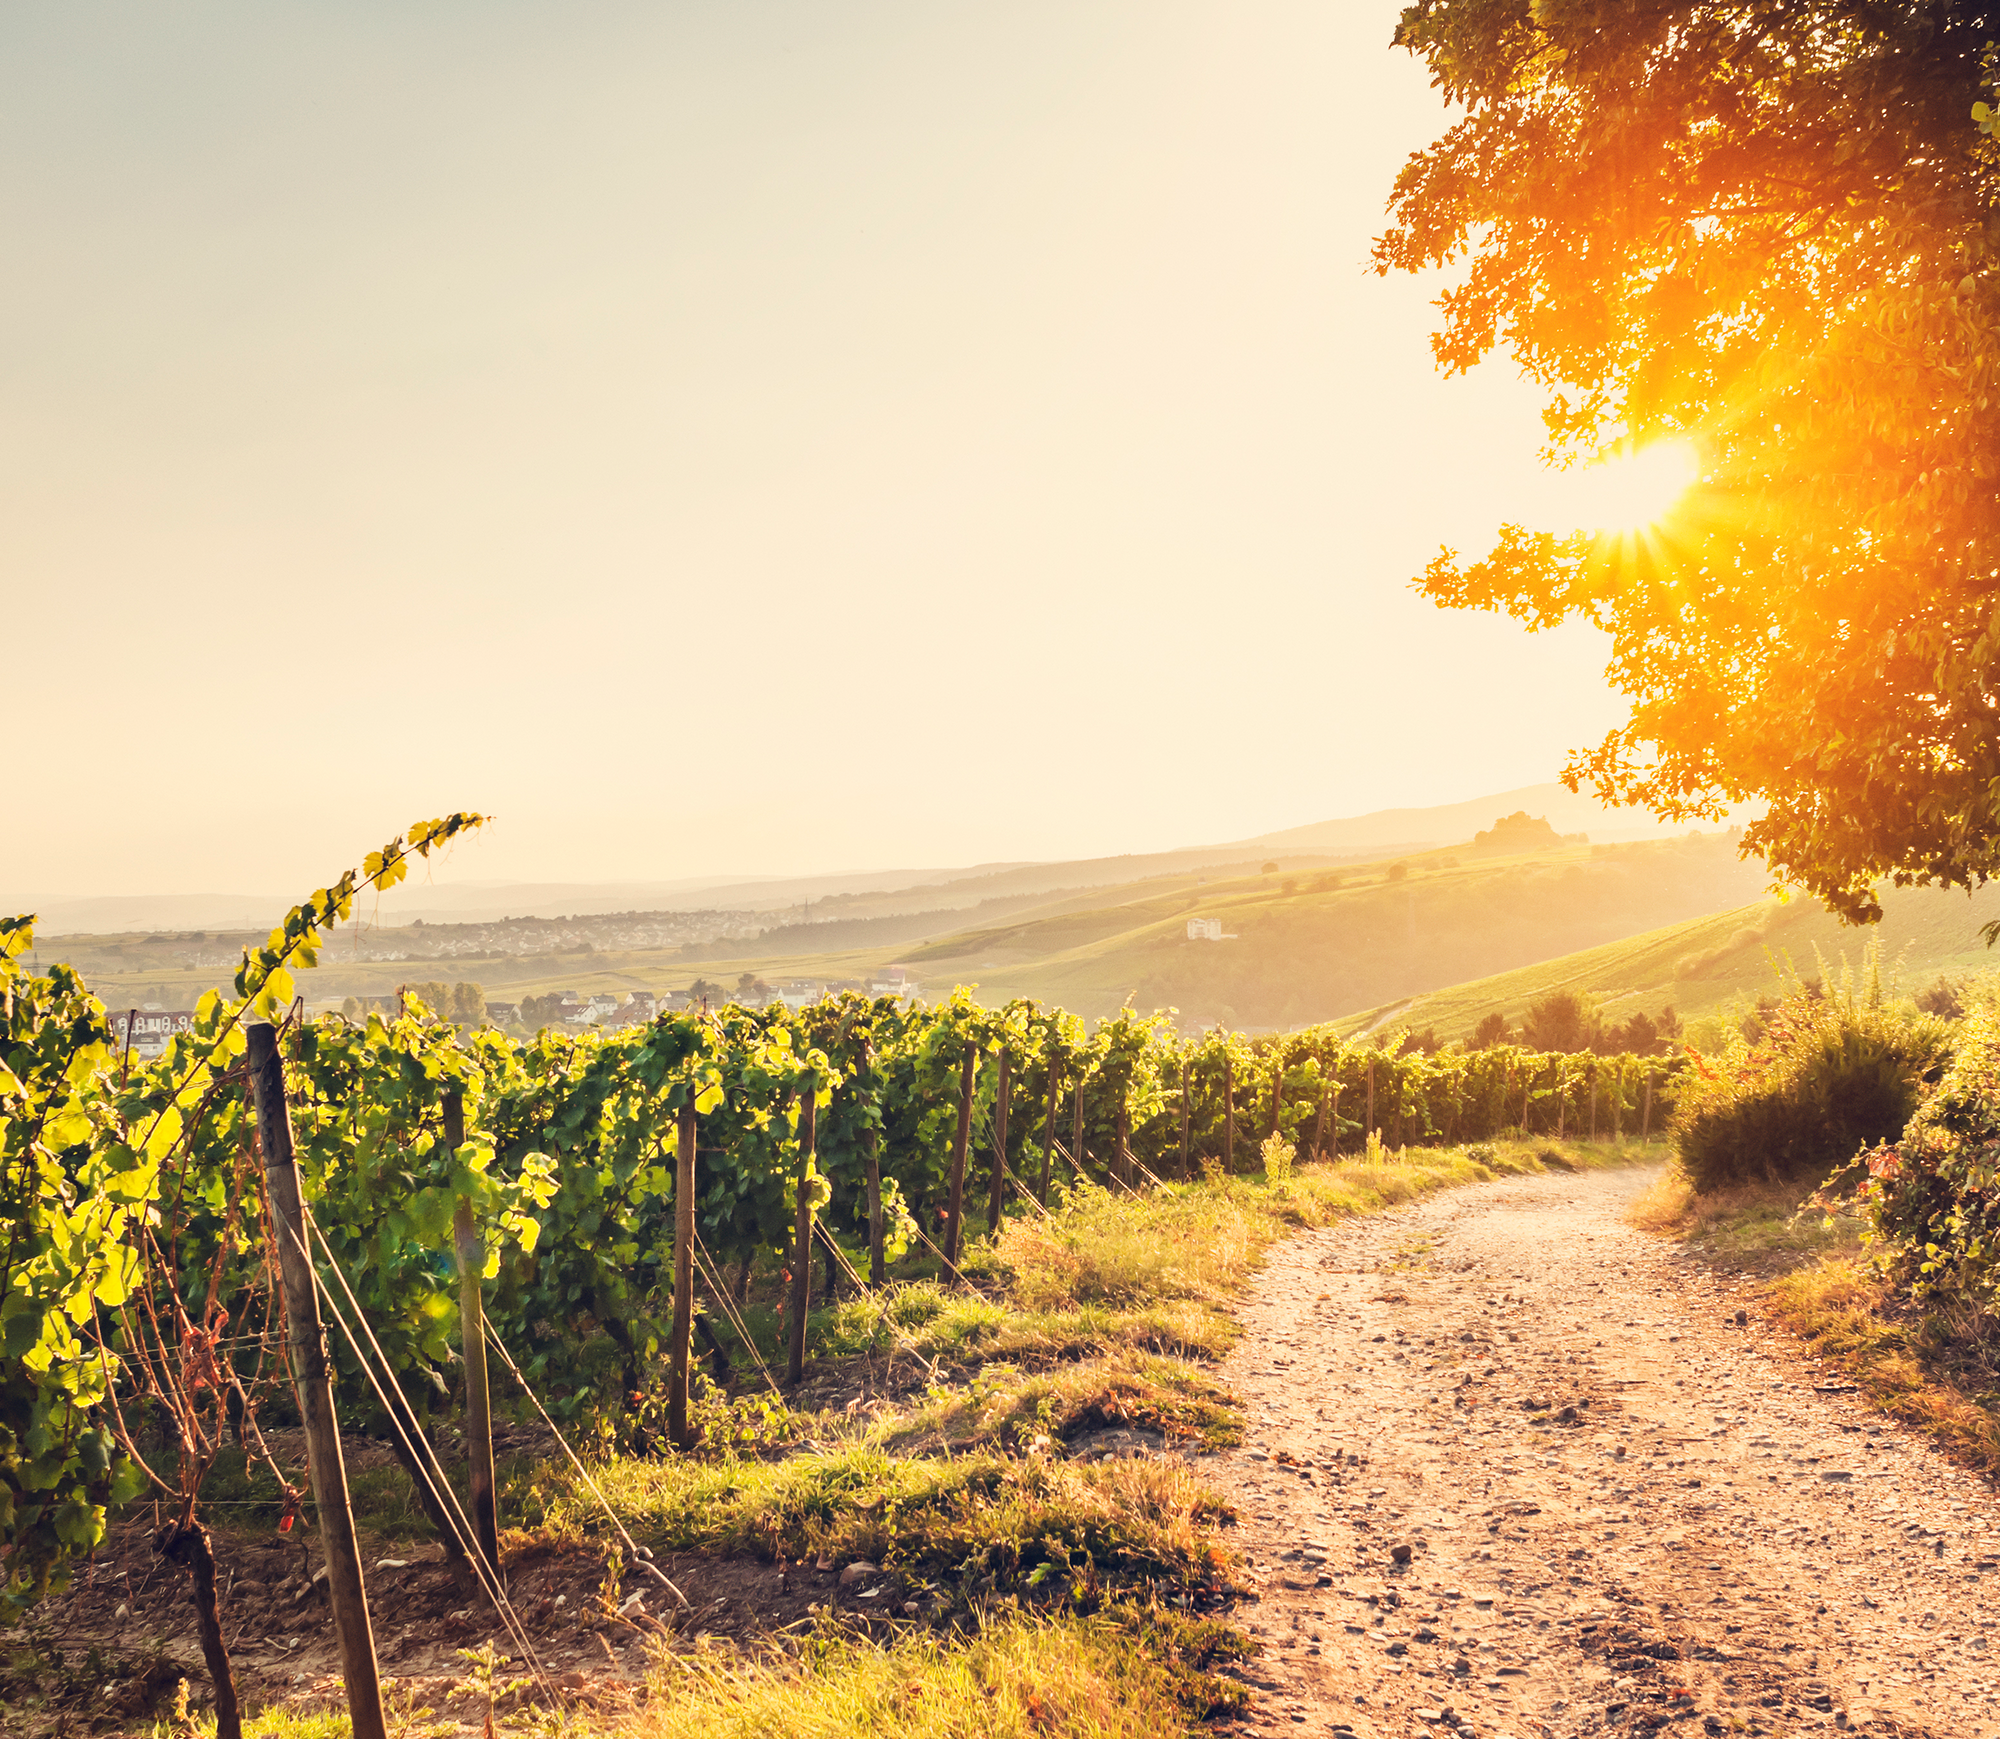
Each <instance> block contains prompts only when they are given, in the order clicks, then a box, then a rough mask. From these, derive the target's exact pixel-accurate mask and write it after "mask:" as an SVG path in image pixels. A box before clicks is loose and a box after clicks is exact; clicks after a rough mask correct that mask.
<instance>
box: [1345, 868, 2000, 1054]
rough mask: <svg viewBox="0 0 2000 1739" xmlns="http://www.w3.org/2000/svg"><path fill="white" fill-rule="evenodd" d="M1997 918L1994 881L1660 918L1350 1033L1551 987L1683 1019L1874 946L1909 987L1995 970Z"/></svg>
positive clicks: (1385, 1013) (1358, 1019)
mask: <svg viewBox="0 0 2000 1739" xmlns="http://www.w3.org/2000/svg"><path fill="white" fill-rule="evenodd" d="M1996 918H2000V886H1996V887H1989V888H1985V889H1982V890H1981V891H1979V892H1978V893H1976V894H1973V895H1971V896H1970V897H1968V896H1967V895H1965V894H1964V893H1947V892H1944V891H1942V890H1940V889H1937V888H1893V889H1888V890H1885V892H1884V893H1883V895H1882V922H1881V924H1880V925H1879V926H1876V927H1873V928H1870V929H1855V928H1853V927H1852V926H1849V925H1845V924H1842V923H1841V922H1840V921H1839V920H1838V919H1837V918H1835V917H1834V916H1833V915H1832V914H1831V913H1829V912H1827V911H1826V910H1824V909H1823V908H1822V907H1820V906H1818V905H1815V904H1813V903H1811V902H1809V901H1804V900H1792V901H1790V902H1788V903H1780V902H1779V901H1778V900H1776V899H1765V900H1757V901H1753V902H1751V903H1750V904H1747V905H1743V906H1738V907H1735V908H1733V909H1732V910H1729V911H1724V912H1715V913H1711V914H1709V915H1708V916H1706V917H1700V918H1693V919H1689V920H1687V921H1686V922H1684V923H1679V924H1668V925H1665V926H1663V927H1661V928H1659V929H1657V930H1649V931H1646V932H1644V933H1643V934H1641V935H1637V936H1627V937H1624V938H1622V939H1620V940H1618V941H1616V942H1610V943H1606V944H1603V945H1601V946H1599V947H1596V948H1587V949H1581V950H1579V951H1578V952H1576V953H1573V954H1565V955H1561V956H1558V957H1556V958H1553V959H1548V960H1542V961H1538V962H1536V963H1535V964H1533V965H1529V966H1523V967H1518V968H1515V969H1514V970H1512V971H1507V972H1499V973H1494V974H1491V975H1489V976H1487V977H1483V978H1478V979H1473V980H1470V981H1468V982H1466V983H1463V984H1454V985H1450V986H1448V987H1446V988H1445V989H1442V990H1437V991H1431V992H1428V993H1426V994H1424V995H1422V996H1418V997H1412V998H1406V999H1402V1000H1400V1001H1391V1002H1387V1003H1384V1004H1381V1005H1378V1006H1377V1007H1374V1008H1371V1009H1367V1010H1365V1011H1363V1012H1362V1013H1360V1014H1359V1015H1356V1016H1354V1017H1353V1023H1352V1024H1353V1025H1354V1027H1355V1028H1356V1029H1357V1030H1365V1029H1368V1028H1371V1027H1376V1026H1385V1025H1394V1026H1399V1027H1400V1026H1408V1027H1410V1028H1412V1029H1413V1030H1416V1031H1422V1030H1423V1029H1424V1028H1426V1027H1433V1028H1435V1029H1436V1031H1437V1034H1438V1036H1439V1037H1440V1038H1442V1039H1454V1038H1463V1037H1464V1036H1466V1035H1467V1034H1468V1033H1470V1032H1471V1030H1472V1029H1473V1028H1474V1027H1475V1026H1477V1025H1478V1024H1479V1022H1480V1021H1481V1020H1482V1019H1483V1018H1484V1017H1485V1016H1487V1015H1489V1014H1499V1015H1502V1016H1504V1017H1505V1018H1507V1019H1508V1020H1509V1021H1515V1020H1518V1019H1519V1018H1520V1016H1521V1014H1522V1012H1523V1011H1524V1010H1525V1009H1526V1008H1527V1006H1528V1004H1529V1003H1530V1002H1531V1001H1533V1000H1534V999H1535V998H1536V997H1538V996H1541V995H1544V994H1546V993H1547V992H1549V991H1552V990H1579V991H1583V992H1586V993H1588V994H1590V995H1592V996H1595V997H1597V998H1598V999H1599V1001H1600V1002H1601V1003H1602V1004H1603V1006H1604V1009H1605V1012H1606V1013H1607V1014H1609V1015H1612V1016H1614V1017H1622V1016H1625V1015H1628V1014H1632V1013H1634V1012H1636V1011H1639V1010H1644V1011H1645V1012H1647V1013H1649V1014H1651V1013H1657V1012H1658V1010H1659V1009H1660V1008H1661V1007H1662V1006H1664V1005H1667V1004H1671V1005H1672V1006H1673V1008H1674V1009H1675V1010H1676V1011H1677V1012H1678V1013H1679V1014H1681V1015H1682V1016H1683V1017H1684V1018H1690V1019H1692V1018H1698V1017H1701V1016H1705V1015H1716V1014H1722V1013H1725V1012H1728V1011H1730V1010H1732V1009H1735V1008H1747V1007H1749V1006H1751V1005H1752V1004H1754V1003H1755V1002H1756V1001H1757V999H1758V998H1759V997H1763V996H1768V995H1771V994H1772V993H1773V992H1774V991H1775V990H1777V989H1779V988H1780V987H1781V985H1782V984H1783V983H1784V982H1785V981H1786V980H1787V979H1788V978H1789V977H1790V976H1791V975H1793V974H1795V973H1796V974H1802V975H1803V976H1805V977H1808V978H1810V977H1813V976H1814V975H1816V974H1818V973H1819V972H1821V971H1822V970H1823V969H1824V970H1829V971H1834V972H1838V971H1839V970H1840V969H1841V968H1842V967H1843V965H1844V966H1847V967H1851V968H1853V969H1855V970H1856V971H1859V970H1860V968H1861V967H1862V965H1863V963H1864V960H1865V958H1866V956H1867V954H1868V952H1869V950H1870V949H1871V948H1873V949H1875V950H1876V951H1877V957H1878V958H1879V960H1880V963H1881V969H1882V975H1883V979H1884V983H1885V986H1886V987H1887V988H1889V989H1890V990H1892V991H1896V990H1900V991H1902V992H1904V993H1913V992H1915V991H1917V990H1919V989H1922V988H1923V987H1924V986H1926V985H1928V984H1930V983H1932V982H1933V981H1934V980H1936V979H1937V978H1938V977H1939V976H1940V975H1951V976H1963V977H1971V976H1975V975H1979V974H1984V973H1989V972H1992V971H1993V970H1994V969H1995V968H1996V967H2000V958H1996V956H1995V954H1994V953H1993V952H1992V951H1990V950H1989V949H1988V948H1987V947H1986V945H1985V944H1984V943H1983V942H1982V941H1981V940H1980V938H1979V927H1980V926H1981V925H1982V924H1986V923H1990V922H1992V921H1993V920H1995V919H1996Z"/></svg>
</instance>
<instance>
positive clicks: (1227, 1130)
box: [1222, 1051, 1236, 1177]
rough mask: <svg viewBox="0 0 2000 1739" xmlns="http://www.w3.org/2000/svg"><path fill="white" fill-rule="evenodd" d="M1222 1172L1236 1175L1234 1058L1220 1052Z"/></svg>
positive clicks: (1232, 1175)
mask: <svg viewBox="0 0 2000 1739" xmlns="http://www.w3.org/2000/svg"><path fill="white" fill-rule="evenodd" d="M1222 1172H1223V1175H1224V1176H1225V1177H1234V1176H1235V1175H1236V1059H1235V1058H1234V1057H1232V1056H1231V1055H1230V1054H1229V1053H1228V1052H1227V1051H1225V1052H1223V1054H1222Z"/></svg>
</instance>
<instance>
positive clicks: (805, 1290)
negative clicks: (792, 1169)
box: [785, 1084, 819, 1383]
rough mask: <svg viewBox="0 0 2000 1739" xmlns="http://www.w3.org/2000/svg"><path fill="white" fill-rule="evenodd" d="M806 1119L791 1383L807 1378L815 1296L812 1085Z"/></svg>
mask: <svg viewBox="0 0 2000 1739" xmlns="http://www.w3.org/2000/svg"><path fill="white" fill-rule="evenodd" d="M803 1113H804V1114H803V1115H802V1116H801V1117H800V1118H799V1172H798V1222H797V1226H796V1228H795V1230H796V1232H797V1238H796V1241H795V1242H794V1244H793V1246H792V1321H791V1330H792V1336H791V1339H792V1344H791V1349H790V1354H789V1356H788V1357H787V1359H786V1361H785V1370H786V1377H785V1380H786V1381H787V1382H788V1383H796V1382H797V1381H798V1380H799V1379H800V1378H801V1377H803V1376H804V1375H805V1374H806V1306H807V1304H808V1303H810V1302H811V1296H812V1253H813V1243H812V1239H813V1205H812V1168H813V1149H814V1148H815V1147H816V1146H817V1145H818V1143H819V1088H818V1086H817V1085H816V1084H808V1085H807V1087H806V1090H805V1105H804V1108H803Z"/></svg>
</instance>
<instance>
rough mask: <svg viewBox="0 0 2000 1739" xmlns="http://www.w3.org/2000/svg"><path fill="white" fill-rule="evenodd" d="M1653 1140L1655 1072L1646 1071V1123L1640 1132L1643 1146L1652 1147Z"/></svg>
mask: <svg viewBox="0 0 2000 1739" xmlns="http://www.w3.org/2000/svg"><path fill="white" fill-rule="evenodd" d="M1652 1140H1653V1071H1652V1070H1651V1069H1648V1070H1647V1071H1646V1121H1645V1124H1644V1126H1643V1127H1642V1128H1641V1129H1640V1131H1639V1141H1640V1144H1641V1145H1642V1146H1650V1145H1651V1144H1652Z"/></svg>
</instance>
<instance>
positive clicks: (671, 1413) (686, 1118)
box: [667, 1083, 695, 1449]
mask: <svg viewBox="0 0 2000 1739" xmlns="http://www.w3.org/2000/svg"><path fill="white" fill-rule="evenodd" d="M688 1090H689V1091H690V1092H692V1091H693V1084H692V1083H690V1084H689V1088H688ZM694 1145H695V1123H694V1101H693V1100H692V1099H689V1101H688V1102H687V1103H686V1104H685V1105H683V1106H682V1107H681V1108H680V1114H679V1116H678V1117H677V1118H676V1119H675V1122H674V1326H673V1337H672V1339H671V1340H670V1341H669V1342H668V1343H667V1358H668V1362H669V1369H668V1376H667V1436H668V1438H669V1439H670V1440H671V1441H672V1443H673V1446H674V1447H675V1448H676V1449H692V1448H693V1447H694V1432H693V1430H692V1429H691V1428H690V1427H689V1425H688V1341H689V1338H690V1337H691V1336H692V1335H693V1333H694Z"/></svg>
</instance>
